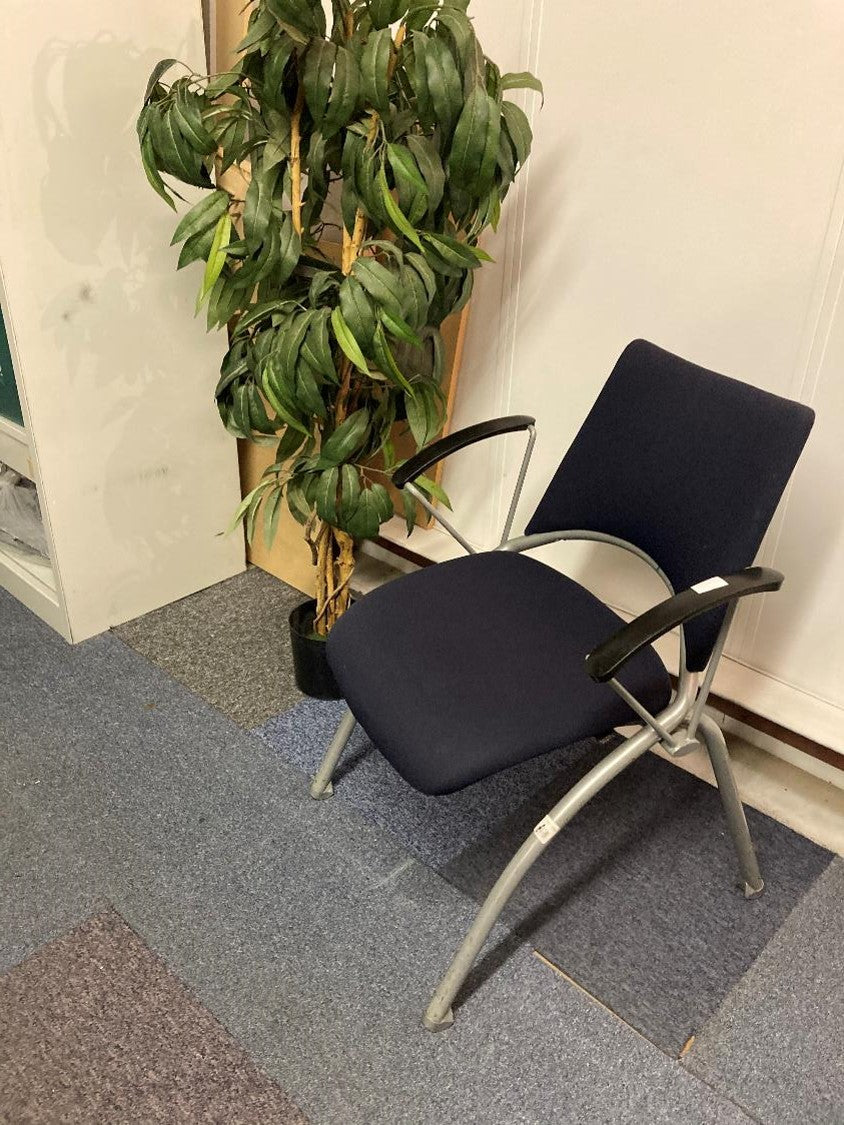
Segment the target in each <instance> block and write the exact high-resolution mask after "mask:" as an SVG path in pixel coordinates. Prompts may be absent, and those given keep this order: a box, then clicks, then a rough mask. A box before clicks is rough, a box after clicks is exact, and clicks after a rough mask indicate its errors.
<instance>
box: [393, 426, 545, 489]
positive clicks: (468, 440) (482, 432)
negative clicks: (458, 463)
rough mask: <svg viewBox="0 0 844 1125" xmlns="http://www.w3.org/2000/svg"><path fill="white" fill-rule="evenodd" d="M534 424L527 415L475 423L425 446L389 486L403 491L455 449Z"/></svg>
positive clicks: (398, 469)
mask: <svg viewBox="0 0 844 1125" xmlns="http://www.w3.org/2000/svg"><path fill="white" fill-rule="evenodd" d="M535 422H536V419H535V418H530V417H528V415H527V414H511V415H510V416H509V417H508V418H492V419H490V421H489V422H478V423H477V424H476V425H474V426H467V427H466V428H465V429H463V430H455V432H454V433H453V434H447V435H446V436H445V437H442V438H440V439H439V440H438V441H432V442H431V444H430V445H426V446H425V447H424V448H423V449H420V450H419V452H418V453H415V454H414V455H413V457H411V458H410V459H409V460H407V461H405V463H404V464H403V465H400V466H399V467H398V468H397V469H396V471H395V472H394V473H393V484H394V485H395V486H396V488H404V486H405V485H406V484H408V483H409V482H410V481H412V480H415V479H416V478H417V477H418V476H419V474H420V473H424V472H425V470H426V469H430V467H431V466H432V465H436V463H437V462H438V461H442V459H443V458H444V457H448V456H450V455H451V454H452V453H456V452H457V450H458V449H465V447H466V446H467V445H474V444H475V442H476V441H483V440H484V438H489V437H497V436H498V435H499V434H512V433H514V432H515V431H516V430H526V429H528V427H529V426H533V425H535Z"/></svg>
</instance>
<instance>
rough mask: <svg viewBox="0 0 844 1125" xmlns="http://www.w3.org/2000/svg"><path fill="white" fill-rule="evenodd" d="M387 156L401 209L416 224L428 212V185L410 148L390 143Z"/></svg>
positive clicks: (412, 223)
mask: <svg viewBox="0 0 844 1125" xmlns="http://www.w3.org/2000/svg"><path fill="white" fill-rule="evenodd" d="M387 156H388V158H389V161H390V165H391V167H392V169H393V177H394V179H395V181H396V187H397V188H398V192H399V210H400V211H402V212H403V213H404V214H406V215H407V218H408V222H409V223H410V225H411V226H415V224H416V223H418V222H419V221H420V220H421V219H422V218H423V217H424V216H425V215H426V214H427V213H428V185H427V184H426V183H425V180H424V178H423V176H422V173H421V172H420V171H419V166H418V164H417V163H416V160H415V158H414V156H413V153H412V152H411V151H410V149H408V148H405V146H404V145H397V144H388V145H387Z"/></svg>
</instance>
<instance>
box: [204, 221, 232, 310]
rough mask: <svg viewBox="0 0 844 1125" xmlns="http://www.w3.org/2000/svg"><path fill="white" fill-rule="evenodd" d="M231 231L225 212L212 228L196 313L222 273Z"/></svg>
mask: <svg viewBox="0 0 844 1125" xmlns="http://www.w3.org/2000/svg"><path fill="white" fill-rule="evenodd" d="M231 229H232V221H231V216H230V215H229V214H228V212H226V214H224V215H221V216H220V218H219V219H218V220H217V226H216V227H215V228H214V241H213V242H212V243H211V253H210V254H209V255H208V262H207V264H206V266H205V275H204V277H203V279H202V287H201V288H200V290H199V297H198V298H197V302H196V311H197V312H199V310H200V309H201V308H202V306H203V304H204V303H205V298H206V297H207V296H208V294H209V293H210V292H211V290H212V289H213V288H214V285H215V284H216V281H217V278H218V277H219V276H220V274H221V273H222V272H223V266H224V265H225V264H226V247H227V246H228V244H229V237H230V235H231Z"/></svg>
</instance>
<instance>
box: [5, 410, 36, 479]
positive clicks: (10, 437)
mask: <svg viewBox="0 0 844 1125" xmlns="http://www.w3.org/2000/svg"><path fill="white" fill-rule="evenodd" d="M0 461H2V462H3V464H4V465H9V466H10V468H12V469H14V470H15V472H16V473H20V474H21V475H22V476H25V477H28V478H29V479H30V480H32V479H33V478H34V476H35V471H34V469H33V466H32V458H31V457H30V455H29V439H28V437H27V434H26V430H25V429H24V428H23V426H19V425H17V423H15V422H11V421H10V420H9V419H8V418H3V417H2V416H0Z"/></svg>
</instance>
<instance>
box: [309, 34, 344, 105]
mask: <svg viewBox="0 0 844 1125" xmlns="http://www.w3.org/2000/svg"><path fill="white" fill-rule="evenodd" d="M336 57H337V45H336V44H335V43H332V42H331V41H330V40H327V39H315V40H313V41H312V43H311V44H310V46H309V47H308V50H307V53H306V54H305V65H304V69H303V73H302V84H303V86H304V87H305V101H306V102H307V105H308V109H309V110H310V111H311V116H312V117H313V119H314V121H315V122H316V123H317V125H321V124H322V121H323V119H324V117H325V111H326V108H327V106H328V96H329V94H330V92H331V78H332V75H333V73H334V62H335V59H336Z"/></svg>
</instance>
